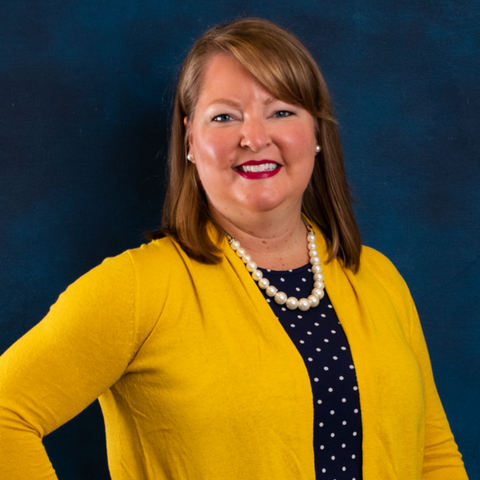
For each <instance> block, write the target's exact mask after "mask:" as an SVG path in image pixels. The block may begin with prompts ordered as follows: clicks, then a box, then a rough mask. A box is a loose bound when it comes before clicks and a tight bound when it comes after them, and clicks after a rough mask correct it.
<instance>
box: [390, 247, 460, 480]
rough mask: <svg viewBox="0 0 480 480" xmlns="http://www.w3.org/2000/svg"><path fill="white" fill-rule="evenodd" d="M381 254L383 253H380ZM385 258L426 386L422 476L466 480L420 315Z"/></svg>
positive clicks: (396, 273) (408, 293)
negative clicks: (402, 305)
mask: <svg viewBox="0 0 480 480" xmlns="http://www.w3.org/2000/svg"><path fill="white" fill-rule="evenodd" d="M382 257H383V256H382ZM383 259H384V262H388V266H387V270H390V271H389V274H390V275H389V276H390V279H391V280H393V282H394V283H395V285H396V289H397V291H399V294H400V295H401V297H402V301H403V304H404V306H405V309H406V317H407V319H408V321H409V325H410V339H411V345H412V349H413V351H414V353H415V356H416V358H417V361H418V363H419V365H420V368H421V370H422V374H423V379H424V388H425V449H424V457H423V469H422V480H468V477H467V473H466V471H465V467H464V464H463V461H462V456H461V454H460V452H459V451H458V447H457V444H456V443H455V440H454V437H453V434H452V431H451V429H450V425H449V423H448V420H447V417H446V415H445V411H444V409H443V406H442V403H441V400H440V397H439V395H438V392H437V388H436V386H435V381H434V378H433V372H432V366H431V362H430V356H429V354H428V349H427V344H426V342H425V337H424V335H423V331H422V327H421V324H420V319H419V317H418V313H417V310H416V307H415V304H414V302H413V299H412V296H411V294H410V291H409V289H408V286H407V284H406V283H405V281H404V280H403V278H402V277H401V275H400V274H399V273H398V271H397V270H396V268H395V267H394V266H393V264H392V263H391V262H390V261H389V260H388V259H386V257H383Z"/></svg>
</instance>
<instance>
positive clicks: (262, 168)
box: [238, 163, 278, 173]
mask: <svg viewBox="0 0 480 480" xmlns="http://www.w3.org/2000/svg"><path fill="white" fill-rule="evenodd" d="M277 167H278V164H276V163H262V164H261V165H242V166H241V167H238V169H239V170H240V171H241V172H255V173H256V172H272V171H273V170H275V169H276V168H277Z"/></svg>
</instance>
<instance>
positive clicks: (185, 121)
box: [183, 117, 192, 147]
mask: <svg viewBox="0 0 480 480" xmlns="http://www.w3.org/2000/svg"><path fill="white" fill-rule="evenodd" d="M183 125H184V126H185V136H186V140H187V141H186V142H185V143H186V145H187V147H191V146H192V135H191V134H190V132H189V128H188V118H187V117H183Z"/></svg>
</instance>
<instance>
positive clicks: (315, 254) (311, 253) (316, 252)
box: [309, 250, 318, 257]
mask: <svg viewBox="0 0 480 480" xmlns="http://www.w3.org/2000/svg"><path fill="white" fill-rule="evenodd" d="M309 254H310V257H318V251H317V250H310V252H309Z"/></svg>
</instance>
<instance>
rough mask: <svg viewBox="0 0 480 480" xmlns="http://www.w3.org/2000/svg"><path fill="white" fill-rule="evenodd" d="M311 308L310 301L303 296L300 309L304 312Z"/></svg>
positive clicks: (299, 303)
mask: <svg viewBox="0 0 480 480" xmlns="http://www.w3.org/2000/svg"><path fill="white" fill-rule="evenodd" d="M309 308H310V301H309V300H307V299H306V298H301V299H300V300H299V301H298V309H299V310H301V311H302V312H306V311H307V310H308V309H309Z"/></svg>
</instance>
